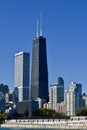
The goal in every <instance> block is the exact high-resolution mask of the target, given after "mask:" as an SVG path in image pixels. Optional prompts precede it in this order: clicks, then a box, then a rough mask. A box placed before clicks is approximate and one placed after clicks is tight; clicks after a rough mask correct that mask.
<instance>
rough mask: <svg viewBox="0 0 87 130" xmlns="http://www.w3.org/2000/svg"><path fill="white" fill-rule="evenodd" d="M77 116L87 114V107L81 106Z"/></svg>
mask: <svg viewBox="0 0 87 130" xmlns="http://www.w3.org/2000/svg"><path fill="white" fill-rule="evenodd" d="M76 115H77V116H87V108H79V109H78V110H77V111H76Z"/></svg>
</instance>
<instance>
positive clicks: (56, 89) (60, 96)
mask: <svg viewBox="0 0 87 130" xmlns="http://www.w3.org/2000/svg"><path fill="white" fill-rule="evenodd" d="M62 101H64V80H63V79H62V78H61V77H59V78H58V83H55V84H53V85H51V86H50V89H49V107H50V108H51V109H54V110H56V111H57V110H58V104H57V103H60V102H62Z"/></svg>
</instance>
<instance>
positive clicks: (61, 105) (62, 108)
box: [57, 102, 65, 113]
mask: <svg viewBox="0 0 87 130" xmlns="http://www.w3.org/2000/svg"><path fill="white" fill-rule="evenodd" d="M57 112H60V113H65V102H61V103H57Z"/></svg>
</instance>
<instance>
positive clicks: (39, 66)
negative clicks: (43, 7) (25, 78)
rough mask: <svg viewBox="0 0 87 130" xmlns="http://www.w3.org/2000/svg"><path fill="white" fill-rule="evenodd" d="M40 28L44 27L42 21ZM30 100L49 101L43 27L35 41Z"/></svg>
mask: <svg viewBox="0 0 87 130" xmlns="http://www.w3.org/2000/svg"><path fill="white" fill-rule="evenodd" d="M40 26H42V20H41V25H40ZM37 31H38V23H37ZM37 34H38V32H37ZM30 98H31V100H35V99H36V98H41V99H45V100H46V101H48V67H47V52H46V38H44V37H43V36H42V27H40V36H38V35H36V37H35V38H34V40H33V50H32V70H31V96H30Z"/></svg>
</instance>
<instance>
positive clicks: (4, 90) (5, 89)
mask: <svg viewBox="0 0 87 130" xmlns="http://www.w3.org/2000/svg"><path fill="white" fill-rule="evenodd" d="M0 92H2V93H3V94H4V95H6V93H9V87H8V85H4V84H0Z"/></svg>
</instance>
